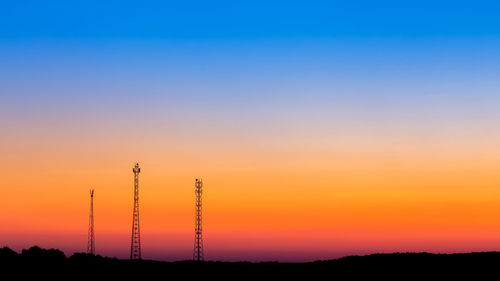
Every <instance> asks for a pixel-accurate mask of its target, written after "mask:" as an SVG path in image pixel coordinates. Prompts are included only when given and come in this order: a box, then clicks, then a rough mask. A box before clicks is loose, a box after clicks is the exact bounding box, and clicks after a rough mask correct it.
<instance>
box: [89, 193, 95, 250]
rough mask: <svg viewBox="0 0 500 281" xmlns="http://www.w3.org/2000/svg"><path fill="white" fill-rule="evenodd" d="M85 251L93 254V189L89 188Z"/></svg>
mask: <svg viewBox="0 0 500 281" xmlns="http://www.w3.org/2000/svg"><path fill="white" fill-rule="evenodd" d="M87 253H88V254H92V255H95V237H94V190H93V189H91V190H90V215H89V233H88V240H87Z"/></svg>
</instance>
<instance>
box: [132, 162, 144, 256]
mask: <svg viewBox="0 0 500 281" xmlns="http://www.w3.org/2000/svg"><path fill="white" fill-rule="evenodd" d="M132 171H133V172H134V213H133V214H132V241H131V242H130V259H131V260H136V259H141V258H142V256H141V229H140V227H139V173H140V172H141V169H140V168H139V163H136V164H135V166H134V168H133V169H132Z"/></svg>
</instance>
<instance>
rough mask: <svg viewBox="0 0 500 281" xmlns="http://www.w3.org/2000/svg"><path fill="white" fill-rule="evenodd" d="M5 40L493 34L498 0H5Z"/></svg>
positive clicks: (0, 15)
mask: <svg viewBox="0 0 500 281" xmlns="http://www.w3.org/2000/svg"><path fill="white" fill-rule="evenodd" d="M0 5H1V9H0V26H1V27H2V28H1V29H0V37H1V38H11V39H14V38H16V39H33V38H45V39H47V38H51V39H54V38H70V39H82V38H87V39H116V38H122V39H124V38H129V39H248V38H287V39H290V38H295V39H304V38H309V39H311V38H365V37H372V38H373V37H402V38H414V37H483V36H498V34H499V30H500V23H499V21H498V14H499V11H500V4H499V3H498V2H497V1H427V0H423V1H140V2H139V1H8V2H7V1H3V2H2V4H0Z"/></svg>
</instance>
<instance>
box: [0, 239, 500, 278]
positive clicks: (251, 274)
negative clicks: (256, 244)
mask: <svg viewBox="0 0 500 281" xmlns="http://www.w3.org/2000/svg"><path fill="white" fill-rule="evenodd" d="M0 268H2V270H1V272H3V273H4V274H6V273H8V272H9V271H10V273H14V274H20V275H21V276H22V275H24V276H28V275H29V276H31V277H44V278H45V277H49V278H57V279H74V278H81V277H106V278H113V279H116V278H125V279H129V278H140V279H153V278H154V279H163V280H184V279H188V280H189V279H195V278H196V279H203V278H216V279H218V280H220V279H224V280H241V279H248V278H252V279H265V280H268V279H278V280H283V279H290V278H305V279H327V280H334V279H338V278H359V277H362V278H372V277H373V278H375V277H376V278H378V279H380V278H383V279H400V280H404V279H410V278H415V277H417V278H420V279H436V278H440V279H444V278H446V279H449V278H452V277H453V278H455V277H456V278H461V279H463V278H474V279H478V278H485V277H491V278H495V279H498V277H499V276H500V253H499V252H481V253H467V254H430V253H393V254H372V255H366V256H348V257H344V258H340V259H334V260H325V261H315V262H307V263H278V262H262V263H250V262H215V261H208V262H194V261H179V262H161V261H153V260H140V261H130V260H120V259H116V258H107V257H102V256H99V255H90V254H86V253H75V254H73V255H71V256H69V257H66V256H65V254H64V253H63V252H62V251H60V250H56V249H41V248H39V247H36V246H35V247H31V248H29V249H25V250H22V251H21V253H17V252H15V251H13V250H11V249H9V248H7V247H4V248H3V249H0ZM180 278H182V279H180Z"/></svg>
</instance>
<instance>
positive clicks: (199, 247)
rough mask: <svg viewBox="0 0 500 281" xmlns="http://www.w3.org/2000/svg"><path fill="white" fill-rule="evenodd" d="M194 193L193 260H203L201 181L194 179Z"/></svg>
mask: <svg viewBox="0 0 500 281" xmlns="http://www.w3.org/2000/svg"><path fill="white" fill-rule="evenodd" d="M194 187H195V189H194V193H195V195H196V217H195V228H194V253H193V260H195V261H202V260H203V235H202V227H201V224H202V216H201V195H202V192H203V181H202V180H201V179H196V181H195V183H194Z"/></svg>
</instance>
